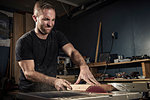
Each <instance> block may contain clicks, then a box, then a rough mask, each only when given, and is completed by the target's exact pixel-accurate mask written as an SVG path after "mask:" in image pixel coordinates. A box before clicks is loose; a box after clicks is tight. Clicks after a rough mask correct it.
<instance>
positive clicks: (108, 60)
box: [102, 32, 115, 81]
mask: <svg viewBox="0 0 150 100" xmlns="http://www.w3.org/2000/svg"><path fill="white" fill-rule="evenodd" d="M113 34H114V32H113V33H112V41H111V48H110V51H109V52H108V58H107V59H106V66H105V68H104V72H103V75H104V76H105V74H106V70H107V67H108V65H109V64H110V60H111V57H110V53H111V51H112V48H113V44H114V39H115V36H114V35H113ZM104 76H103V77H102V81H104Z"/></svg>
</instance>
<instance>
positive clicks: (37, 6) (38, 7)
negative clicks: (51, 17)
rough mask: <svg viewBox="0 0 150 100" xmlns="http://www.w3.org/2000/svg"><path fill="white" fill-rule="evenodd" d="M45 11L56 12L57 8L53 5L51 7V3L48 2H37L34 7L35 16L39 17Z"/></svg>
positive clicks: (41, 0)
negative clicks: (51, 10)
mask: <svg viewBox="0 0 150 100" xmlns="http://www.w3.org/2000/svg"><path fill="white" fill-rule="evenodd" d="M43 9H53V10H54V11H55V8H54V6H53V5H51V4H50V3H48V2H46V1H43V0H39V1H36V3H35V5H34V10H33V14H34V15H35V16H38V15H39V13H40V11H42V10H43Z"/></svg>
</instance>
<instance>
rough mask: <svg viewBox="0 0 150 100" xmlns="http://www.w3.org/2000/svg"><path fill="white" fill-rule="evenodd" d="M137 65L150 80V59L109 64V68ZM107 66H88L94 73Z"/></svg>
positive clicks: (100, 64)
mask: <svg viewBox="0 0 150 100" xmlns="http://www.w3.org/2000/svg"><path fill="white" fill-rule="evenodd" d="M136 63H140V64H141V67H142V73H143V76H145V77H146V78H150V59H142V60H133V61H128V62H119V63H109V64H108V68H109V66H113V67H115V65H123V64H126V65H127V66H128V65H130V64H136ZM106 65H107V64H106V63H101V62H97V63H90V64H88V66H89V67H90V70H91V72H92V73H97V68H99V67H104V66H106Z"/></svg>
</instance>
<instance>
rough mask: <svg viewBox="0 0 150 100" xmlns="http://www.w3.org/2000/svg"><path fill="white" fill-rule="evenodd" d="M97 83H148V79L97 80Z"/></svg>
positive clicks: (149, 80)
mask: <svg viewBox="0 0 150 100" xmlns="http://www.w3.org/2000/svg"><path fill="white" fill-rule="evenodd" d="M98 81H99V82H102V81H103V82H134V83H135V82H150V78H146V79H117V78H116V79H104V80H101V79H98Z"/></svg>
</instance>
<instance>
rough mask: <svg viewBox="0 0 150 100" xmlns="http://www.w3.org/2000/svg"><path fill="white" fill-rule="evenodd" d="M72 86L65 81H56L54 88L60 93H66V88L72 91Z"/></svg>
mask: <svg viewBox="0 0 150 100" xmlns="http://www.w3.org/2000/svg"><path fill="white" fill-rule="evenodd" d="M70 85H71V83H70V82H68V81H67V80H64V79H56V80H55V81H54V86H55V88H56V89H57V90H58V91H60V90H63V91H64V90H66V88H69V89H72V87H71V86H70Z"/></svg>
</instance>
